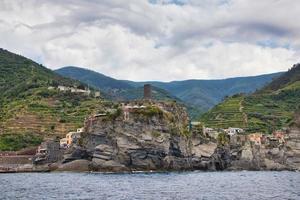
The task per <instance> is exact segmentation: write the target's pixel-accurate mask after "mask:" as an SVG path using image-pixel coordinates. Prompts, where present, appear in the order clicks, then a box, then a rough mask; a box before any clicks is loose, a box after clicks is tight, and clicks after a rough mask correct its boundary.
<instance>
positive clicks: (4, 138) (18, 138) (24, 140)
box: [0, 133, 43, 151]
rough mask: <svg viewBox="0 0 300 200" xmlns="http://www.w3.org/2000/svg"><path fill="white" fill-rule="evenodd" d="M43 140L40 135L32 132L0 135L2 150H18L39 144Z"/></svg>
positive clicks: (0, 149) (0, 147) (0, 148)
mask: <svg viewBox="0 0 300 200" xmlns="http://www.w3.org/2000/svg"><path fill="white" fill-rule="evenodd" d="M42 140H43V138H42V137H41V136H40V135H34V134H30V133H26V134H4V135H0V151H18V150H20V149H23V148H26V147H30V146H37V145H39V144H40V143H41V142H42Z"/></svg>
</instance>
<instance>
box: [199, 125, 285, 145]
mask: <svg viewBox="0 0 300 200" xmlns="http://www.w3.org/2000/svg"><path fill="white" fill-rule="evenodd" d="M203 133H204V135H206V136H208V137H211V138H214V139H217V137H218V135H219V133H226V134H227V135H228V137H229V138H230V142H231V143H233V144H234V143H237V142H238V141H239V142H242V143H244V142H247V141H249V142H250V143H251V144H254V145H259V146H260V145H262V144H263V145H267V146H274V147H275V146H278V145H280V144H284V143H285V140H286V139H287V134H286V130H277V131H274V132H273V133H272V134H271V135H269V134H268V135H266V134H263V133H250V134H246V132H245V131H244V130H243V129H242V128H233V127H229V128H228V129H214V128H206V127H204V128H203Z"/></svg>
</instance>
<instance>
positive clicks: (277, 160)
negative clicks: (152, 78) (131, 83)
mask: <svg viewBox="0 0 300 200" xmlns="http://www.w3.org/2000/svg"><path fill="white" fill-rule="evenodd" d="M130 108H131V109H126V106H125V107H124V106H123V107H119V108H117V109H116V110H115V111H114V112H112V113H107V114H102V115H95V116H92V117H90V118H89V119H87V120H86V122H85V133H84V134H83V135H82V138H81V140H80V141H79V143H80V146H81V147H76V148H73V149H69V150H68V151H69V154H66V155H65V159H64V161H63V163H64V164H62V165H60V166H59V170H73V171H74V170H76V169H77V170H81V169H82V170H84V171H87V170H93V171H114V172H117V171H141V170H142V171H150V170H155V171H160V170H161V171H164V170H297V169H300V166H299V163H300V162H299V161H300V159H299V158H300V153H299V151H300V148H299V145H300V140H299V138H300V131H299V130H300V129H299V127H298V124H296V123H295V125H294V126H293V127H292V128H290V130H289V134H288V135H287V137H286V140H285V141H284V143H280V144H279V143H278V144H275V146H274V145H273V146H272V145H267V144H262V145H256V144H253V143H251V142H249V141H247V140H246V141H243V142H235V143H234V144H232V143H231V142H230V143H228V144H217V141H216V140H214V139H212V138H208V137H206V136H204V135H202V134H201V133H196V132H195V131H193V130H189V126H188V124H189V123H188V122H189V119H188V115H187V113H186V111H185V109H184V108H183V107H181V106H180V105H177V104H175V103H158V102H155V103H153V102H143V103H141V102H140V103H139V106H131V107H130ZM297 119H298V118H297ZM244 137H246V136H244ZM230 140H232V138H231V139H230ZM74 160H75V161H74ZM70 161H71V162H70Z"/></svg>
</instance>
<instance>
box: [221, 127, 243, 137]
mask: <svg viewBox="0 0 300 200" xmlns="http://www.w3.org/2000/svg"><path fill="white" fill-rule="evenodd" d="M225 132H226V133H227V134H228V135H230V136H233V135H236V134H240V133H244V130H243V129H241V128H232V127H229V128H228V129H226V130H225Z"/></svg>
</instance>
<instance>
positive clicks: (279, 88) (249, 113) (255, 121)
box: [201, 64, 300, 133]
mask: <svg viewBox="0 0 300 200" xmlns="http://www.w3.org/2000/svg"><path fill="white" fill-rule="evenodd" d="M291 71H292V72H293V73H291ZM286 74H288V75H289V76H287V75H286ZM286 74H283V77H279V78H278V80H274V81H273V82H272V83H271V84H270V85H271V86H267V87H265V88H264V89H263V90H261V91H258V92H256V93H254V94H252V95H248V96H243V95H234V96H233V97H230V98H227V99H226V100H225V101H224V102H223V103H221V104H219V105H217V106H215V107H214V108H213V109H211V110H210V111H209V112H208V113H206V114H204V115H203V116H202V117H201V121H202V122H203V123H204V124H205V126H207V127H213V128H228V127H241V128H245V129H246V130H247V131H248V132H264V133H271V132H272V131H274V130H276V129H281V128H283V127H288V126H289V125H290V123H292V119H293V116H294V113H295V111H296V110H298V109H299V106H300V81H299V80H297V78H300V76H299V74H300V65H299V64H298V65H295V66H294V67H293V68H292V69H291V70H290V71H289V72H287V73H286ZM290 76H293V77H290ZM287 80H292V81H290V82H289V81H287ZM278 81H280V83H278ZM270 88H276V90H272V89H270Z"/></svg>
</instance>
